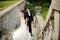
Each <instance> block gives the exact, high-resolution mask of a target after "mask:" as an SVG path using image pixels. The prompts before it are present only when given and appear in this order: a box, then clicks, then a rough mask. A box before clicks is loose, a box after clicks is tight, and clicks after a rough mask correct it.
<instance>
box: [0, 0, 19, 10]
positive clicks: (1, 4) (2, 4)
mask: <svg viewBox="0 0 60 40" xmlns="http://www.w3.org/2000/svg"><path fill="white" fill-rule="evenodd" d="M16 2H18V1H0V10H3V9H5V8H7V7H9V6H11V5H13V4H14V3H16Z"/></svg>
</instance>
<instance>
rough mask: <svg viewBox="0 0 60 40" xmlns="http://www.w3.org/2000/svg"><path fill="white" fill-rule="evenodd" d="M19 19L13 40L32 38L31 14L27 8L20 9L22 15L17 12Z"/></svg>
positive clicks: (30, 39)
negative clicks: (19, 23)
mask: <svg viewBox="0 0 60 40" xmlns="http://www.w3.org/2000/svg"><path fill="white" fill-rule="evenodd" d="M18 16H19V18H20V19H21V25H20V27H19V28H18V29H17V30H16V31H15V32H14V34H13V40H32V37H31V35H32V29H31V22H32V21H33V17H32V14H31V13H30V10H29V9H28V8H27V9H26V10H25V11H23V10H22V15H21V16H20V15H19V14H18Z"/></svg>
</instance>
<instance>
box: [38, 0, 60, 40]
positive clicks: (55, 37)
mask: <svg viewBox="0 0 60 40" xmlns="http://www.w3.org/2000/svg"><path fill="white" fill-rule="evenodd" d="M59 4H60V0H58V1H57V0H52V3H51V5H50V8H49V11H48V14H47V18H46V21H45V23H44V25H43V28H42V30H41V31H40V34H39V37H38V38H39V39H38V40H60V5H59Z"/></svg>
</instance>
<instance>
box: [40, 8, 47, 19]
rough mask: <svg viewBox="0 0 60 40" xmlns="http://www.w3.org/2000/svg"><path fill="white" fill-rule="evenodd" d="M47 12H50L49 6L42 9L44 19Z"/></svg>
mask: <svg viewBox="0 0 60 40" xmlns="http://www.w3.org/2000/svg"><path fill="white" fill-rule="evenodd" d="M47 13H48V8H45V9H42V12H41V15H42V17H43V19H44V20H45V19H46V16H47Z"/></svg>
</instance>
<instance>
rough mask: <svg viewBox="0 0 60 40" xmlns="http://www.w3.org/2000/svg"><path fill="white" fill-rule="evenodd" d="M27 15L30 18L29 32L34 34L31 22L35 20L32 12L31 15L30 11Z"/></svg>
mask: <svg viewBox="0 0 60 40" xmlns="http://www.w3.org/2000/svg"><path fill="white" fill-rule="evenodd" d="M25 16H28V18H29V21H28V26H29V32H30V33H31V34H32V28H31V22H32V21H33V16H32V13H31V12H30V15H29V13H28V12H26V15H25Z"/></svg>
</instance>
